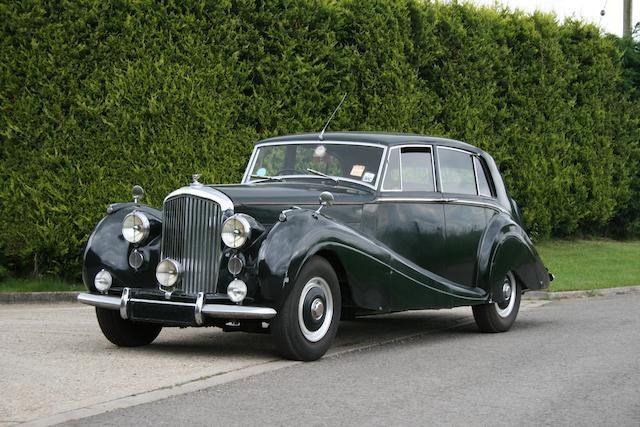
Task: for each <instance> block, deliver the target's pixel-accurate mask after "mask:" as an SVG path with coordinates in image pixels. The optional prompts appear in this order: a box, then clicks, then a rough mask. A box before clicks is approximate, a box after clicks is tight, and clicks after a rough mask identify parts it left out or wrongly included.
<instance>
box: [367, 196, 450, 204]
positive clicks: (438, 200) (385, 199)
mask: <svg viewBox="0 0 640 427" xmlns="http://www.w3.org/2000/svg"><path fill="white" fill-rule="evenodd" d="M449 201H450V200H449V199H443V198H441V197H380V198H378V199H376V200H374V201H373V202H374V203H415V202H420V203H446V202H449Z"/></svg>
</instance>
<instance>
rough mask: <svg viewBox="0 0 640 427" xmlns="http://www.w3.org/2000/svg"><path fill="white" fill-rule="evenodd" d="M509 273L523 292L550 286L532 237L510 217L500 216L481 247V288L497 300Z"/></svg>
mask: <svg viewBox="0 0 640 427" xmlns="http://www.w3.org/2000/svg"><path fill="white" fill-rule="evenodd" d="M509 271H512V272H513V273H514V276H515V279H516V280H517V281H518V283H519V284H520V286H521V288H522V289H523V291H524V290H530V289H541V288H544V287H546V286H548V280H549V279H548V274H546V273H545V271H546V269H545V268H544V265H543V264H542V260H541V259H540V257H539V256H538V253H537V251H536V249H535V247H534V246H533V242H532V241H531V239H530V238H529V236H528V235H527V234H526V232H525V231H524V229H523V228H522V227H521V226H520V224H518V223H517V222H516V221H514V220H513V219H512V218H511V216H509V215H507V214H498V215H495V216H494V217H493V218H492V220H491V221H490V222H489V224H488V226H487V229H486V230H485V233H484V235H483V238H482V241H481V244H480V246H479V250H478V276H477V283H478V286H480V287H482V288H483V289H485V290H487V291H488V292H489V294H490V296H491V298H492V299H495V298H494V297H495V296H497V295H500V293H499V292H500V289H499V288H500V286H501V283H502V280H503V278H504V276H505V275H506V274H507V273H508V272H509Z"/></svg>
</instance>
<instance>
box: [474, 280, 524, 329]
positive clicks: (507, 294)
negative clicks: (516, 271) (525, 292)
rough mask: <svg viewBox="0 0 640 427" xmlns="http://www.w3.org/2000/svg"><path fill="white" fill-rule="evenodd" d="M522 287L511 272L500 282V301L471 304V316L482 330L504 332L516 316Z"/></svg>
mask: <svg viewBox="0 0 640 427" xmlns="http://www.w3.org/2000/svg"><path fill="white" fill-rule="evenodd" d="M521 294H522V289H521V288H520V284H519V283H518V281H517V280H516V278H515V276H514V275H513V273H512V272H509V273H507V275H506V276H505V278H504V282H503V284H502V295H501V298H500V302H494V303H491V304H483V305H475V306H473V318H474V319H475V320H476V324H477V325H478V328H479V329H480V330H481V331H482V332H506V331H508V330H509V328H511V326H512V325H513V323H514V322H515V321H516V317H517V316H518V310H519V309H520V297H521Z"/></svg>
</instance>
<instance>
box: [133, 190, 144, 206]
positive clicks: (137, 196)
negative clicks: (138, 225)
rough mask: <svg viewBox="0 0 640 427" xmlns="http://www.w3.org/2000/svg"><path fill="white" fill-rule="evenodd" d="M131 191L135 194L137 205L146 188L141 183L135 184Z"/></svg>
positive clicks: (134, 201)
mask: <svg viewBox="0 0 640 427" xmlns="http://www.w3.org/2000/svg"><path fill="white" fill-rule="evenodd" d="M131 193H132V195H133V203H135V204H136V205H137V204H138V202H139V201H140V199H142V198H143V197H144V188H142V187H140V186H139V185H134V186H133V189H132V190H131Z"/></svg>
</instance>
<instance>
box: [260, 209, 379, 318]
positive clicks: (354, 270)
mask: <svg viewBox="0 0 640 427" xmlns="http://www.w3.org/2000/svg"><path fill="white" fill-rule="evenodd" d="M324 251H328V252H331V253H332V254H334V255H335V256H336V259H338V260H339V262H340V263H341V264H342V265H348V269H346V271H344V273H345V274H346V275H347V281H348V283H349V285H350V286H349V288H350V292H351V297H352V298H353V300H354V302H355V303H356V305H357V306H359V307H362V308H368V309H372V310H377V311H380V310H382V311H387V310H388V309H389V301H390V296H389V295H388V292H389V290H388V286H387V283H388V279H389V268H388V264H389V258H390V256H389V252H388V251H387V250H385V249H384V248H383V247H381V246H379V245H377V244H376V243H375V242H373V241H371V240H369V239H368V238H366V237H365V236H364V235H362V234H360V233H359V232H357V231H356V230H354V229H352V228H350V227H348V226H346V225H343V224H341V223H338V222H336V221H333V220H332V219H330V218H327V217H325V216H323V215H314V212H313V211H308V210H300V211H297V212H291V213H288V214H287V219H286V221H283V222H278V223H276V225H274V227H273V228H272V229H271V230H270V232H269V235H268V236H267V238H266V239H265V241H264V242H263V244H262V246H261V248H260V251H259V254H258V276H259V282H260V289H261V293H262V296H263V297H264V298H265V299H267V300H270V301H272V302H273V303H274V304H275V306H276V308H280V307H281V306H282V304H283V303H284V301H285V299H286V297H287V296H288V295H289V292H290V291H291V289H292V287H293V284H294V283H295V281H296V279H297V277H298V274H299V272H300V270H301V269H302V266H303V265H304V263H305V262H306V261H307V260H308V259H309V258H310V257H312V256H314V255H317V254H321V255H322V253H323V252H324Z"/></svg>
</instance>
